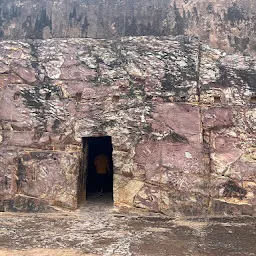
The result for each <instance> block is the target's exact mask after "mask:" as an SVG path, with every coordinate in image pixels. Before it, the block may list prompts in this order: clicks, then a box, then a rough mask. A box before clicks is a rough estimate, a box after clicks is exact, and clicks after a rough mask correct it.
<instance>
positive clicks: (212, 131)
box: [0, 37, 256, 216]
mask: <svg viewBox="0 0 256 256" xmlns="http://www.w3.org/2000/svg"><path fill="white" fill-rule="evenodd" d="M0 55H1V59H0V67H1V68H0V70H1V74H0V156H1V158H0V168H1V169H0V196H1V205H0V209H3V210H14V211H17V210H24V211H38V210H40V211H48V210H50V208H49V205H57V206H62V207H69V208H76V207H77V203H78V199H77V190H78V188H77V186H78V183H77V182H78V175H79V163H80V155H81V151H82V137H90V136H105V135H108V136H111V137H112V143H113V147H114V151H113V159H114V203H115V205H117V206H124V205H125V206H129V207H142V208H145V209H148V210H153V211H159V212H163V213H165V214H168V215H170V216H177V215H180V214H184V215H203V214H206V213H207V211H208V210H209V209H210V213H211V214H214V213H217V214H220V213H222V214H225V213H228V214H233V213H236V214H243V213H250V214H253V211H254V209H255V187H256V186H255V133H254V129H255V114H254V113H255V102H254V100H253V99H254V97H255V81H254V76H255V74H256V65H255V60H254V59H253V58H252V57H251V56H243V55H239V54H234V55H230V54H226V53H224V52H222V51H219V50H216V49H212V48H211V47H209V46H207V45H203V44H201V43H200V42H199V41H198V40H196V39H191V38H187V37H177V38H170V37H160V38H156V37H126V38H121V39H116V40H96V39H51V40H29V41H27V42H20V41H1V42H0ZM17 67H18V68H17Z"/></svg>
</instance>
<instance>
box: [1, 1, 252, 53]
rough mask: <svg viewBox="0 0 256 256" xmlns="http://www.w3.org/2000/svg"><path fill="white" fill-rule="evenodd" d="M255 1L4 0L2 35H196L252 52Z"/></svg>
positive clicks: (225, 47)
mask: <svg viewBox="0 0 256 256" xmlns="http://www.w3.org/2000/svg"><path fill="white" fill-rule="evenodd" d="M255 21H256V1H255V0H251V1H247V0H150V1H149V0H140V1H134V0H119V1H116V0H108V1H105V0H94V1H90V0H72V1H71V0H68V1H67V0H55V1H48V0H40V1H37V0H23V1H22V2H21V1H18V0H2V1H1V2H0V38H3V39H24V38H30V39H31V38H34V39H35V38H36V39H38V38H41V39H49V38H67V37H68V38H84V37H88V38H108V39H109V38H117V37H120V36H150V35H151V36H171V35H172V36H177V35H189V36H198V37H199V38H200V40H202V41H204V42H205V43H208V44H210V45H212V46H213V47H217V48H221V49H223V50H225V51H229V52H234V51H243V52H251V53H254V54H255V53H256V40H255V38H256V22H255Z"/></svg>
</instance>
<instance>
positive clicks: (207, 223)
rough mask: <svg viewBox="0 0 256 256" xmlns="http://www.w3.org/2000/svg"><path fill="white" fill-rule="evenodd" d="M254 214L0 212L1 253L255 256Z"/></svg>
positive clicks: (97, 207)
mask: <svg viewBox="0 0 256 256" xmlns="http://www.w3.org/2000/svg"><path fill="white" fill-rule="evenodd" d="M255 237H256V218H253V217H225V218H207V219H189V220H177V219H171V218H168V217H165V216H161V215H157V214H156V215H154V214H147V215H145V214H135V213H129V214H124V213H118V212H117V211H116V210H115V209H114V208H113V206H112V205H111V204H90V203H87V204H85V205H84V206H82V207H81V208H80V209H79V210H77V211H75V212H57V213H40V214H39V213H38V214H35V213H0V256H35V255H41V256H51V255H54V256H73V255H77V256H98V255H102V256H110V255H113V256H165V255H166V256H172V255H173V256H181V255H191V256H201V255H207V256H208V255H209V256H216V255H241V256H247V255H248V256H254V255H256V244H255Z"/></svg>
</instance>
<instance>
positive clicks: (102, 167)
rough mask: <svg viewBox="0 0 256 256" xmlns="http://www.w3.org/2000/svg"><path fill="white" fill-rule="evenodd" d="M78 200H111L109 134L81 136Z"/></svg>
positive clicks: (110, 145) (111, 161)
mask: <svg viewBox="0 0 256 256" xmlns="http://www.w3.org/2000/svg"><path fill="white" fill-rule="evenodd" d="M82 140H83V152H82V157H81V165H80V175H79V189H78V197H79V198H78V200H79V203H83V202H85V201H88V200H90V201H92V200H93V201H101V202H102V201H104V200H108V201H109V200H111V201H113V160H112V151H113V147H112V139H111V137H110V136H103V137H83V138H82Z"/></svg>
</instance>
